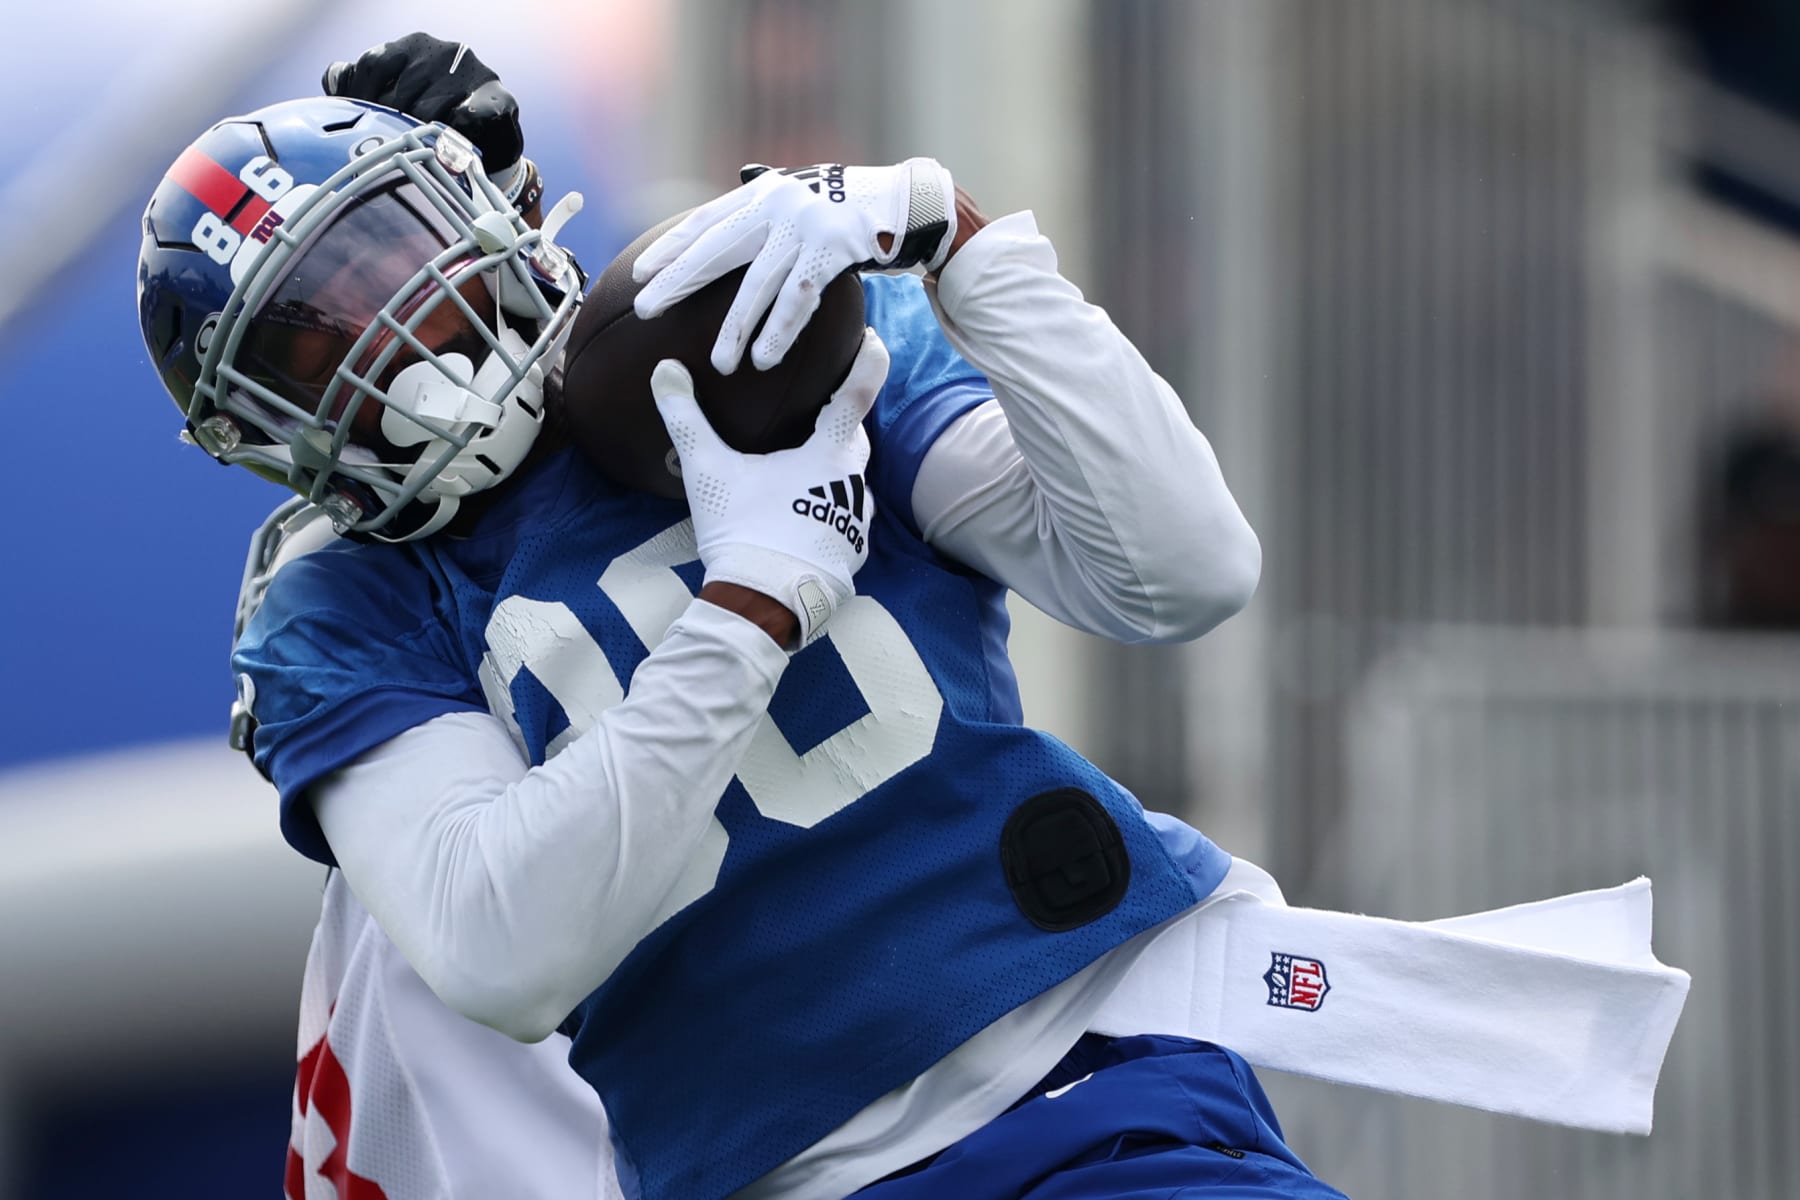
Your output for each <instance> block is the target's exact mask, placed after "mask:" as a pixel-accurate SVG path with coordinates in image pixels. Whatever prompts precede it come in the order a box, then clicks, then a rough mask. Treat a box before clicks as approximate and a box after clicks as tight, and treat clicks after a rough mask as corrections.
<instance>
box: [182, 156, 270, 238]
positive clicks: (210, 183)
mask: <svg viewBox="0 0 1800 1200" xmlns="http://www.w3.org/2000/svg"><path fill="white" fill-rule="evenodd" d="M168 177H169V178H170V179H172V180H173V181H174V182H175V183H176V184H177V185H178V186H180V187H181V188H183V189H184V190H186V191H187V192H188V193H189V194H190V195H192V196H193V197H194V199H196V200H198V201H199V202H200V203H202V204H204V205H206V207H208V208H210V209H212V210H213V211H214V212H215V213H217V214H219V215H220V216H221V217H229V216H230V215H231V210H232V209H234V208H236V207H237V206H238V205H239V204H240V203H241V202H242V201H243V199H244V197H245V196H247V195H249V194H250V189H249V188H248V187H246V186H245V185H244V182H243V181H242V180H240V179H239V178H238V177H237V176H236V175H233V174H232V173H231V172H230V171H227V170H226V169H225V168H224V167H221V166H220V165H219V164H218V163H217V162H215V161H213V158H212V156H211V155H210V154H208V153H207V152H206V151H204V150H202V149H200V147H198V146H189V147H188V148H187V149H186V150H184V151H182V153H181V157H180V158H178V159H176V160H175V165H174V166H172V167H170V168H169V176H168ZM263 208H264V211H267V208H268V206H267V205H266V204H265V205H264V206H263ZM261 218H262V213H258V214H257V219H258V220H260V219H261ZM252 223H253V224H254V222H252ZM233 224H234V225H235V224H236V223H235V222H233ZM238 232H239V233H243V232H244V230H241V229H240V230H238Z"/></svg>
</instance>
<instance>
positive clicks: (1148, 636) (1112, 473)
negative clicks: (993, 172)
mask: <svg viewBox="0 0 1800 1200" xmlns="http://www.w3.org/2000/svg"><path fill="white" fill-rule="evenodd" d="M974 223H975V222H974V221H970V222H968V223H967V224H965V225H964V226H963V228H965V229H968V228H969V227H970V225H973V224H974ZM926 288H927V291H928V293H929V294H930V296H931V299H932V305H933V307H934V308H935V310H936V312H937V315H938V319H939V322H940V324H941V326H942V328H943V330H944V333H945V334H946V336H947V337H948V338H949V340H950V342H951V344H952V345H953V346H955V348H956V349H957V350H958V351H959V352H960V353H961V354H962V356H963V357H964V358H966V359H967V360H968V361H969V362H970V363H971V364H973V365H974V366H975V367H977V368H979V369H980V370H981V371H982V372H983V374H985V375H986V377H987V379H988V382H989V384H990V385H991V387H992V389H993V392H994V396H995V399H994V400H993V401H991V402H989V403H986V404H982V405H979V406H977V407H975V408H973V409H971V410H970V411H968V412H967V413H965V414H963V415H962V416H960V417H958V418H957V420H956V421H955V422H954V423H952V424H951V425H949V426H948V427H947V428H946V429H945V430H944V431H943V433H942V434H940V435H939V436H938V437H937V439H936V440H935V441H934V442H933V443H932V445H931V448H930V449H929V450H928V451H927V452H926V453H925V455H924V457H923V459H922V461H921V463H920V466H919V471H918V475H917V476H916V478H915V482H914V486H913V491H912V502H913V511H914V517H915V520H916V521H917V523H918V526H919V529H920V531H921V533H922V534H923V535H924V537H925V539H926V540H927V541H929V542H930V543H931V544H932V545H934V546H936V547H937V548H938V549H940V550H942V551H944V552H945V553H947V554H950V555H951V556H952V557H955V558H957V559H959V560H961V561H963V562H966V563H968V564H970V565H971V566H974V567H977V568H979V569H980V570H982V571H983V572H984V573H986V574H988V575H989V576H991V577H992V578H995V579H997V580H1000V581H1001V582H1003V583H1005V584H1007V585H1008V586H1009V587H1011V588H1013V589H1014V590H1015V591H1017V592H1019V593H1020V594H1021V595H1023V596H1024V597H1025V598H1026V599H1028V600H1031V601H1032V602H1033V603H1034V604H1036V605H1038V606H1039V607H1040V608H1043V609H1045V610H1046V611H1048V612H1050V613H1052V614H1053V615H1055V616H1057V617H1059V618H1061V619H1062V620H1064V621H1067V622H1068V623H1070V624H1072V625H1075V626H1077V627H1078V628H1082V629H1085V630H1088V631H1090V632H1094V633H1099V634H1103V635H1105V636H1108V637H1112V638H1115V639H1118V640H1121V641H1148V642H1170V641H1182V640H1187V639H1191V638H1196V637H1199V636H1200V635H1201V634H1204V633H1205V632H1207V631H1208V630H1209V629H1211V628H1213V627H1214V626H1215V625H1217V624H1218V623H1219V622H1221V621H1223V620H1225V619H1226V618H1227V617H1229V616H1231V615H1232V614H1233V613H1236V612H1237V611H1238V610H1239V609H1241V608H1242V607H1243V606H1244V605H1245V604H1247V603H1248V602H1249V599H1250V596H1251V594H1252V593H1253V592H1254V591H1255V588H1256V583H1257V579H1258V576H1259V575H1260V573H1261V565H1262V550H1261V546H1260V544H1259V543H1258V541H1257V538H1256V534H1255V532H1254V531H1253V530H1252V529H1251V527H1250V524H1249V522H1248V521H1246V520H1245V518H1244V515H1243V513H1242V511H1241V510H1240V509H1239V508H1238V505H1237V502H1236V500H1235V499H1234V498H1233V497H1232V495H1231V491H1230V489H1229V488H1228V487H1227V486H1226V483H1225V478H1224V475H1223V473H1222V472H1221V470H1220V468H1219V463H1218V459H1217V458H1216V456H1215V455H1214V454H1213V451H1212V447H1211V446H1210V445H1209V444H1208V442H1207V440H1206V437H1205V435H1203V434H1202V433H1201V432H1200V430H1199V429H1197V428H1196V427H1195V426H1194V423H1193V421H1192V420H1191V419H1190V418H1189V416H1188V414H1187V411H1186V409H1185V407H1184V406H1183V405H1182V403H1181V399H1180V397H1179V396H1177V395H1176V393H1175V391H1174V389H1173V388H1171V387H1170V386H1169V384H1168V383H1167V382H1166V381H1164V380H1163V379H1162V378H1161V377H1160V376H1159V375H1157V374H1156V372H1155V371H1153V370H1152V369H1151V367H1150V365H1149V364H1148V363H1147V362H1146V361H1145V360H1144V357H1143V355H1141V354H1140V353H1139V352H1138V350H1137V348H1136V347H1135V346H1134V345H1132V343H1131V341H1130V339H1128V338H1126V337H1125V335H1124V334H1123V333H1122V332H1121V331H1120V330H1119V329H1118V327H1117V326H1115V325H1114V324H1113V322H1112V320H1111V319H1110V318H1109V317H1108V316H1107V314H1106V312H1105V311H1104V310H1103V309H1101V308H1099V307H1098V306H1096V305H1093V304H1089V303H1087V302H1086V300H1085V299H1084V298H1083V297H1082V294H1081V292H1080V290H1079V289H1078V288H1076V287H1075V285H1074V284H1072V283H1070V282H1069V281H1068V280H1067V279H1065V278H1063V276H1062V275H1061V274H1060V273H1059V271H1058V270H1057V261H1056V252H1055V250H1054V248H1053V247H1052V246H1051V245H1050V243H1049V241H1048V240H1047V239H1046V238H1044V237H1043V235H1042V234H1040V233H1039V232H1038V229H1037V226H1036V223H1035V222H1034V220H1033V219H1032V216H1031V214H1030V213H1016V214H1013V215H1011V216H1008V217H1004V218H1002V219H1000V220H998V221H995V222H993V223H991V224H989V223H987V222H985V221H982V222H980V225H979V227H978V228H976V229H970V233H969V237H968V238H967V240H966V242H965V243H963V244H960V245H958V247H957V249H956V251H955V252H954V253H953V255H952V256H951V257H950V258H949V261H948V262H947V263H946V265H945V266H944V267H943V268H942V269H941V270H940V271H939V272H938V273H937V275H936V277H935V278H934V279H928V280H927V283H926Z"/></svg>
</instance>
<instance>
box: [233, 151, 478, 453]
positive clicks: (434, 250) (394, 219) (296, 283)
mask: <svg viewBox="0 0 1800 1200" xmlns="http://www.w3.org/2000/svg"><path fill="white" fill-rule="evenodd" d="M459 244H462V239H461V238H460V237H459V235H458V232H457V230H456V229H455V227H454V226H453V225H452V224H451V223H450V222H449V221H448V220H447V219H446V218H445V217H444V215H443V214H442V213H441V212H440V211H439V209H438V207H437V206H436V205H435V204H433V203H432V201H431V199H430V198H429V197H427V196H426V195H425V194H424V192H423V191H422V190H421V188H420V187H419V185H418V184H417V183H415V182H413V181H412V180H411V179H409V178H407V177H406V176H405V175H403V174H400V173H398V172H396V173H395V174H394V175H393V176H392V177H391V178H390V179H389V180H388V181H387V182H385V183H382V184H379V185H377V186H375V187H372V188H369V189H367V190H366V191H364V192H363V193H362V194H361V195H359V196H357V197H355V198H354V199H353V200H352V201H351V202H350V203H348V204H347V205H345V207H344V209H343V211H342V212H341V213H339V214H338V215H337V216H335V217H334V218H333V219H331V220H330V221H329V223H327V224H326V225H325V226H324V227H323V228H321V229H320V230H319V231H318V232H317V233H316V234H315V235H314V236H313V237H312V238H311V239H309V240H308V242H307V243H306V244H304V245H302V246H301V247H299V249H298V250H297V252H296V253H295V255H294V256H293V258H292V260H291V265H290V266H289V267H288V269H287V272H286V274H285V275H284V276H283V278H282V279H281V280H280V281H279V282H278V283H277V284H276V286H275V288H274V289H273V290H272V291H271V293H270V294H269V296H268V298H267V299H266V300H265V302H264V303H263V305H262V306H261V307H260V308H259V309H258V310H257V311H255V312H254V313H252V314H251V315H250V318H249V321H248V323H247V328H246V330H245V335H244V341H243V344H242V346H241V347H240V349H239V352H238V354H237V359H236V361H237V366H238V369H240V370H241V371H243V372H244V374H245V375H247V376H248V377H249V378H250V379H252V380H254V381H256V382H257V383H260V384H263V385H264V386H266V387H268V388H270V389H271V390H273V391H274V392H275V393H276V394H277V395H280V396H282V397H283V398H285V399H286V400H288V401H289V402H291V403H292V404H294V405H295V406H296V407H298V408H301V409H303V410H306V411H309V412H312V413H314V414H316V415H317V416H318V418H319V419H320V420H321V421H322V422H324V423H326V424H327V425H330V424H334V423H336V422H338V421H340V420H344V419H346V417H348V419H349V421H350V423H351V426H352V429H351V435H352V436H351V440H352V441H354V442H356V443H358V444H360V445H362V446H363V447H364V448H366V449H370V450H374V451H376V452H377V453H378V454H379V455H382V456H383V457H385V454H384V453H383V452H384V451H387V450H389V449H391V447H390V446H389V445H388V444H387V440H386V439H385V438H383V437H382V436H381V432H380V429H381V420H380V418H381V405H380V404H378V403H375V402H372V401H369V400H367V398H366V397H364V395H363V394H362V392H361V391H360V390H359V389H357V388H356V387H353V386H351V385H349V384H348V383H346V382H344V381H343V380H342V379H341V378H340V368H348V370H349V372H350V373H353V374H355V375H356V376H359V377H362V378H364V379H366V380H367V381H368V382H369V383H372V384H373V385H374V386H375V387H376V388H378V389H386V388H387V387H388V385H389V384H390V383H391V382H392V380H393V379H394V377H395V376H397V375H398V374H399V373H400V372H401V371H402V370H403V369H405V368H406V367H407V366H409V365H411V364H413V363H416V362H419V361H420V360H421V355H420V353H419V351H418V349H417V348H416V347H415V345H414V344H413V343H414V341H416V342H417V343H419V344H420V345H422V346H423V347H424V348H425V349H426V350H429V351H431V352H432V353H433V354H435V355H437V356H439V358H440V359H441V358H442V357H443V356H446V355H450V354H460V355H463V356H465V357H466V361H467V362H469V363H480V362H481V361H482V360H483V359H484V358H485V357H486V356H487V354H488V353H489V351H490V349H493V348H494V347H495V342H494V336H493V334H492V332H491V331H492V330H493V329H494V328H495V322H496V319H497V315H498V314H497V310H496V305H495V303H494V299H493V293H492V291H491V290H490V288H489V286H488V285H487V284H485V283H484V282H483V281H482V278H481V275H480V273H477V272H471V271H462V272H460V274H461V278H458V274H459V271H458V268H459V267H460V266H461V265H463V263H454V262H453V263H451V264H448V265H447V266H445V267H444V268H443V277H447V278H449V279H450V280H453V281H454V284H453V286H454V289H455V293H456V297H455V298H453V297H452V296H451V295H450V289H449V288H447V287H446V286H445V284H444V283H443V282H440V277H437V276H432V275H427V276H426V277H424V278H423V279H421V278H420V267H421V265H422V264H426V263H431V262H434V261H436V260H438V259H439V258H440V256H442V255H443V254H444V252H445V251H447V250H449V249H451V248H452V247H455V246H458V245H459ZM470 253H471V254H473V253H474V251H472V250H471V251H470ZM467 261H469V260H467V259H465V260H463V262H464V263H466V262H467ZM459 300H460V302H459ZM384 312H385V313H386V315H387V318H388V320H387V321H383V322H382V324H383V326H384V328H382V329H379V330H377V331H376V332H375V334H374V336H373V337H372V338H371V339H369V340H368V341H367V342H366V343H364V344H363V345H362V346H361V348H360V349H359V348H358V345H357V343H358V341H359V340H360V339H362V338H363V335H364V333H365V332H367V331H368V330H369V327H370V326H371V325H373V324H375V323H377V321H378V319H379V318H380V317H381V314H383V313H384ZM471 313H472V314H473V316H474V317H475V320H473V321H472V320H471V319H470V314H471ZM390 321H391V322H394V323H398V324H400V325H402V326H405V327H408V328H409V330H410V335H411V336H410V339H409V338H408V337H407V336H405V335H402V334H400V333H397V332H396V331H395V330H394V328H393V326H392V325H391V324H389V323H388V322H390ZM478 326H479V327H478ZM353 355H354V358H353V357H352V356H353ZM458 382H459V383H461V384H463V385H464V386H467V384H468V383H469V380H468V379H467V378H464V379H460V380H458ZM334 383H335V384H336V386H335V387H334V386H333V385H334ZM328 397H329V399H328Z"/></svg>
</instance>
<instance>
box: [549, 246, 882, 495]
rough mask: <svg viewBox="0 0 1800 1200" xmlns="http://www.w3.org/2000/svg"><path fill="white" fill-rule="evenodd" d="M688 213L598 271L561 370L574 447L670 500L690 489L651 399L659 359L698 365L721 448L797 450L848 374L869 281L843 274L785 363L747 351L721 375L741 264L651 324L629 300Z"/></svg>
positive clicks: (616, 477) (629, 483) (699, 388)
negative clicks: (763, 366)
mask: <svg viewBox="0 0 1800 1200" xmlns="http://www.w3.org/2000/svg"><path fill="white" fill-rule="evenodd" d="M681 215H682V214H678V215H676V216H674V217H670V218H669V219H668V220H666V221H664V222H662V223H661V224H659V225H657V226H656V227H654V228H652V229H649V230H646V231H645V232H644V234H643V235H642V236H640V237H639V238H638V239H637V240H636V241H634V242H632V243H631V245H629V246H627V247H626V248H625V249H624V250H623V251H621V252H620V254H619V256H618V257H617V258H615V259H613V260H612V262H611V263H609V264H608V265H607V268H606V270H605V271H603V272H601V274H600V277H599V278H598V279H596V280H595V281H594V284H593V286H592V287H590V288H589V289H588V294H587V298H586V300H585V301H584V302H583V303H582V306H581V312H580V313H579V314H578V315H577V316H576V318H575V327H574V329H573V330H572V331H571V332H570V334H569V344H568V347H567V349H566V350H565V351H564V354H563V368H562V400H561V404H562V412H563V420H564V423H565V425H566V427H567V429H568V431H569V434H570V436H571V438H572V439H573V441H574V443H575V445H576V447H577V448H578V449H579V450H580V451H581V453H582V454H584V455H586V456H587V459H588V461H590V462H591V463H593V464H594V466H596V467H598V468H599V469H600V471H601V472H602V473H603V474H604V475H606V476H607V478H609V479H611V480H612V481H613V482H614V483H617V484H620V485H621V486H624V487H628V488H635V489H637V490H640V491H646V492H652V493H654V494H656V495H658V496H666V497H668V498H670V499H680V498H682V497H683V496H684V495H685V493H684V492H683V491H682V486H681V468H680V464H679V463H678V462H677V460H676V456H675V451H674V446H673V445H672V443H671V442H670V440H669V434H668V430H666V429H665V428H663V423H662V416H661V414H660V413H658V412H657V411H656V401H655V399H654V398H653V397H652V396H651V394H650V373H651V371H653V370H655V369H656V364H657V363H658V362H661V361H662V360H663V359H665V358H673V359H676V360H678V361H679V362H681V364H682V365H683V366H685V367H687V369H688V370H689V371H690V372H692V374H693V376H694V395H695V399H697V400H698V401H699V402H700V409H701V411H702V412H704V413H705V414H706V418H707V420H709V421H711V422H712V426H713V429H714V430H716V431H717V432H718V434H719V437H720V438H721V439H723V440H724V442H725V444H726V445H728V446H731V447H732V448H733V449H736V450H742V451H744V452H746V453H752V454H766V453H768V452H769V451H772V450H785V449H789V448H791V447H794V446H798V445H799V444H800V443H802V442H804V441H805V440H806V438H807V436H808V435H809V434H811V433H812V427H813V420H814V419H815V418H816V417H817V416H818V413H819V409H820V408H822V407H824V405H825V402H826V401H827V400H829V399H830V398H831V393H832V392H834V391H836V390H837V386H838V385H839V384H840V383H842V382H843V381H844V378H845V376H847V375H848V374H849V373H850V365H851V363H852V361H853V360H854V359H855V358H856V352H857V350H858V348H859V347H860V346H861V345H862V332H863V293H862V285H861V284H860V283H859V282H858V281H857V277H856V273H855V272H853V271H852V272H846V273H845V274H843V275H840V276H838V278H836V279H834V280H833V281H832V282H831V283H830V285H829V286H827V287H826V289H825V291H824V293H823V294H822V295H821V296H820V298H819V307H818V310H817V311H816V312H814V313H813V315H812V317H811V319H810V320H808V321H807V323H806V327H805V328H804V329H803V330H801V333H800V336H799V338H798V339H797V340H796V341H795V343H794V345H793V347H792V349H790V350H789V351H788V352H787V354H786V356H784V357H783V358H782V360H781V361H780V362H778V363H776V364H775V365H774V366H773V367H771V368H769V369H768V370H767V371H758V370H757V369H756V368H755V367H753V366H752V365H751V364H750V355H749V352H748V351H746V352H745V354H744V359H743V362H742V363H740V364H739V366H738V368H737V370H736V371H734V372H733V373H732V374H730V375H721V374H719V373H718V372H717V371H715V370H713V367H712V363H711V361H710V359H711V355H712V346H713V341H714V339H716V338H717V337H718V334H719V325H720V323H721V322H723V321H724V319H725V313H726V311H727V310H728V309H729V308H730V307H731V301H732V299H733V297H735V296H736V295H737V289H738V284H739V283H740V282H741V281H742V280H743V278H744V270H745V269H744V268H741V267H740V268H739V269H737V270H735V271H733V272H731V273H730V274H728V275H725V276H723V277H722V278H720V279H716V280H714V281H713V282H712V283H710V284H708V285H707V286H706V287H704V288H702V289H701V290H700V291H698V292H695V293H694V294H693V295H692V296H689V297H688V298H687V299H685V300H682V301H680V302H678V303H676V304H675V305H674V306H672V307H671V308H669V309H668V310H667V311H666V312H664V313H662V314H661V315H660V316H658V317H655V318H653V319H651V320H648V321H645V320H640V319H639V318H638V316H637V314H636V313H635V312H633V311H632V307H631V304H632V301H633V300H634V299H635V298H636V297H637V294H638V290H639V289H638V284H637V283H636V282H634V281H633V280H632V278H631V266H632V264H633V263H634V262H636V261H637V257H638V255H639V254H641V253H643V252H644V250H645V249H647V248H648V247H649V245H650V243H651V242H653V241H655V240H656V238H657V237H658V236H659V235H660V234H661V233H662V232H663V231H664V230H665V229H668V228H670V227H672V226H673V225H674V224H675V223H676V222H677V221H679V220H680V219H681ZM760 328H761V326H760V323H759V325H758V329H759V330H760Z"/></svg>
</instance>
